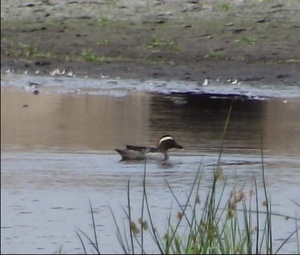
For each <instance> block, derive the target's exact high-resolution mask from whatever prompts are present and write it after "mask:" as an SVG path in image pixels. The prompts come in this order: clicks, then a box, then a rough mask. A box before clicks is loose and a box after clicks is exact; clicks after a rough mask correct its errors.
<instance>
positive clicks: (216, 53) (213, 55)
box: [204, 50, 225, 60]
mask: <svg viewBox="0 0 300 255" xmlns="http://www.w3.org/2000/svg"><path fill="white" fill-rule="evenodd" d="M204 58H206V59H210V60H220V59H224V58H225V54H224V52H223V51H221V50H210V51H209V52H208V53H207V54H206V55H205V56H204Z"/></svg>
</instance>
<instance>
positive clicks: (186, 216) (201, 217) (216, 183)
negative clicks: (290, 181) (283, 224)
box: [77, 106, 300, 254]
mask: <svg viewBox="0 0 300 255" xmlns="http://www.w3.org/2000/svg"><path fill="white" fill-rule="evenodd" d="M231 109H232V106H231V108H230V110H229V114H228V117H227V119H226V122H225V128H224V131H223V134H222V142H221V145H220V153H219V157H218V161H217V164H216V167H215V169H214V171H213V172H212V175H213V180H212V183H211V185H210V187H209V189H208V191H207V194H206V196H204V197H205V198H204V200H203V201H202V200H201V197H202V196H200V195H201V194H200V187H201V180H202V176H203V169H204V167H203V165H202V164H201V163H200V165H199V168H198V171H197V173H196V174H195V178H194V180H193V183H192V184H191V188H190V190H189V191H188V193H187V196H186V200H185V201H184V203H182V201H180V199H179V198H178V196H177V195H176V192H175V190H174V189H173V188H172V186H171V185H170V183H169V182H168V181H167V180H166V184H167V187H168V190H169V192H170V193H171V194H172V197H173V198H174V200H175V203H176V207H177V208H179V209H178V211H177V213H176V216H175V219H174V216H173V217H172V211H170V215H169V216H168V218H167V219H166V230H165V233H163V234H162V235H161V234H160V233H159V232H158V230H157V229H156V227H155V224H154V221H155V219H154V218H153V216H152V212H151V205H150V203H149V200H148V194H147V164H146V162H145V164H144V175H143V180H142V189H143V192H142V202H141V207H140V208H141V209H140V217H139V218H138V219H137V220H136V219H133V216H132V215H133V211H132V210H133V209H132V208H133V207H132V204H131V196H130V180H128V184H127V206H126V207H125V208H123V211H124V214H125V216H126V220H125V224H126V225H125V226H124V225H123V226H122V227H121V225H120V223H119V222H118V219H117V217H116V215H115V213H114V212H113V211H112V209H111V213H112V217H113V219H114V222H115V226H116V229H117V237H118V240H119V244H120V246H121V248H122V250H123V252H124V254H148V253H153V249H154V248H155V250H156V251H157V253H160V254H211V253H213V254H221V253H225V254H228V253H233V254H273V253H274V254H277V253H279V252H280V251H281V249H282V247H284V245H285V244H286V243H287V241H289V240H290V239H291V237H293V236H296V238H297V248H296V250H295V251H298V253H299V245H300V241H299V229H300V227H299V226H298V221H299V219H297V218H294V219H295V230H294V231H292V233H291V234H290V235H289V236H287V237H286V239H285V240H283V241H282V244H281V245H280V246H279V247H278V248H277V249H275V247H274V239H273V224H274V223H273V217H274V215H275V214H273V213H272V204H271V198H270V196H269V194H268V190H267V188H266V180H265V168H264V154H263V150H262V149H261V165H262V168H261V174H262V184H263V185H262V186H263V187H262V189H263V192H262V194H263V195H262V196H263V198H261V197H259V194H261V192H260V190H259V189H260V188H259V187H258V184H257V181H256V179H253V181H252V186H251V190H250V192H248V191H246V190H245V185H244V184H242V185H239V186H238V185H234V186H233V187H231V193H230V195H229V196H227V195H226V193H225V188H226V187H228V185H229V184H228V183H227V180H228V179H226V178H224V175H223V172H222V169H221V167H220V163H221V157H222V150H223V141H224V138H225V135H226V130H227V127H228V124H229V119H230V113H231ZM261 144H263V141H261ZM261 199H263V201H264V202H263V204H264V208H265V210H264V211H260V210H259V206H260V202H259V201H261ZM295 204H297V205H299V204H298V202H295ZM90 208H91V215H92V224H93V237H89V236H88V235H87V234H86V233H84V232H82V231H80V230H78V231H77V236H78V238H79V240H80V242H81V245H82V247H83V251H84V253H85V254H86V246H87V244H86V243H85V242H84V238H86V239H87V240H88V242H89V244H90V245H92V247H93V249H94V252H95V253H97V254H100V253H101V251H100V248H101V247H99V244H98V241H97V240H98V237H97V232H96V223H95V218H94V214H93V208H92V205H91V203H90ZM276 216H278V215H276ZM281 217H284V216H283V215H281ZM146 238H150V240H152V243H153V249H151V251H148V250H146V247H145V240H146ZM147 240H149V239H147Z"/></svg>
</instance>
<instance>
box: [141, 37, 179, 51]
mask: <svg viewBox="0 0 300 255" xmlns="http://www.w3.org/2000/svg"><path fill="white" fill-rule="evenodd" d="M144 48H145V49H146V50H163V49H164V50H170V51H179V49H180V47H179V45H178V43H177V42H175V41H172V40H168V39H165V38H161V37H157V36H153V37H152V38H151V40H150V41H149V42H148V43H146V44H145V46H144Z"/></svg>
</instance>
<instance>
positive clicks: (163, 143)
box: [157, 135, 183, 160]
mask: <svg viewBox="0 0 300 255" xmlns="http://www.w3.org/2000/svg"><path fill="white" fill-rule="evenodd" d="M172 148H178V149H182V148H183V147H182V146H181V145H180V144H178V143H177V142H176V141H175V139H174V138H173V137H172V136H170V135H164V136H163V137H161V138H160V139H159V140H158V143H157V149H158V151H160V152H162V153H163V154H164V156H165V159H164V160H168V158H169V155H168V150H169V149H172Z"/></svg>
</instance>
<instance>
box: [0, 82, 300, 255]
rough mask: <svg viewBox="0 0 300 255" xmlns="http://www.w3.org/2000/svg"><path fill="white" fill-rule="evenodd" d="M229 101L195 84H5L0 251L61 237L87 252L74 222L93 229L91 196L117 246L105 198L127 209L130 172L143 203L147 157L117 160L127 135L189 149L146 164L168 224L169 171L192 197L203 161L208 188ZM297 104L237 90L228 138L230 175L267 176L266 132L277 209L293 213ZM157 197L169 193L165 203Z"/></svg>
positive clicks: (41, 246) (67, 245)
mask: <svg viewBox="0 0 300 255" xmlns="http://www.w3.org/2000/svg"><path fill="white" fill-rule="evenodd" d="M230 104H231V99H230V100H229V99H228V98H223V97H222V98H215V97H214V98H211V97H210V96H209V97H207V96H204V95H196V94H180V93H173V94H168V95H160V94H153V93H144V92H135V93H134V92H133V93H130V94H128V95H126V96H121V97H120V96H119V97H116V96H108V95H91V94H84V93H83V94H76V93H64V94H57V93H47V92H46V91H45V92H43V91H42V92H41V93H40V94H38V95H34V94H32V93H28V92H26V91H24V90H19V89H10V88H5V87H4V88H2V91H1V151H2V155H1V156H2V157H1V193H2V194H1V198H2V201H1V212H2V216H1V221H2V222H3V223H2V226H1V233H2V238H1V251H2V252H3V253H15V252H20V251H23V252H28V253H32V252H39V253H40V252H45V253H49V252H54V251H55V250H57V249H58V248H59V247H60V245H62V246H63V247H62V248H63V251H64V252H65V251H68V252H77V253H78V252H82V249H81V245H80V242H79V240H77V239H76V238H74V236H75V227H74V226H77V227H80V228H81V229H82V230H84V231H85V232H87V233H89V231H90V228H89V227H90V225H89V224H90V215H89V211H88V208H89V207H88V202H87V201H88V199H90V200H91V201H92V203H93V207H94V209H95V211H96V212H97V214H96V216H99V217H97V219H96V221H97V223H98V224H99V231H100V236H101V238H102V251H103V252H104V253H105V252H107V253H108V252H115V251H116V252H120V250H119V249H118V248H117V247H116V243H118V240H116V235H115V229H114V227H112V226H113V224H114V223H113V220H112V217H111V214H110V211H109V209H108V204H109V206H111V207H112V208H113V209H114V211H115V212H119V211H122V210H120V206H121V205H124V204H126V202H125V201H126V189H127V181H128V179H131V183H132V189H131V192H132V194H131V197H132V205H136V206H139V205H140V199H141V194H142V188H141V181H142V179H143V167H144V165H143V163H129V164H128V163H122V162H119V159H120V157H119V155H118V154H117V153H115V152H114V148H115V147H119V146H123V145H124V144H126V143H132V144H141V145H143V144H145V145H153V144H155V143H156V140H157V138H159V137H160V136H161V135H164V134H170V135H173V136H174V137H175V138H176V140H177V141H178V142H179V143H180V144H182V145H183V146H184V150H183V151H175V150H174V151H172V152H171V153H170V154H171V160H172V165H170V166H168V167H166V166H163V165H161V164H158V163H149V164H148V166H147V171H148V173H147V178H148V180H147V182H148V192H149V200H151V201H154V202H153V217H154V218H155V219H157V221H158V222H157V224H158V226H161V227H163V226H164V224H165V222H164V220H165V218H164V217H162V215H163V214H165V215H169V213H170V208H171V198H172V196H171V194H169V193H168V188H167V186H166V183H165V180H166V179H167V180H168V182H169V183H170V184H171V185H172V187H174V191H176V192H178V194H179V196H180V197H182V198H186V192H187V190H188V189H189V187H190V185H191V183H192V181H193V178H194V176H195V172H196V170H197V168H198V167H199V164H200V162H202V164H203V165H204V167H205V171H204V181H205V183H204V185H203V187H201V189H204V188H205V187H207V186H209V182H210V181H211V179H212V176H211V171H212V169H213V167H214V166H215V164H216V160H217V157H218V153H219V149H220V144H221V137H222V132H223V129H224V124H225V120H226V117H227V114H228V109H229V107H230ZM299 109H300V102H299V100H297V99H290V100H287V101H285V100H282V99H265V100H248V99H247V98H235V100H234V106H233V111H232V115H231V119H230V123H229V126H228V132H227V134H226V137H225V141H224V150H223V156H222V168H223V171H224V175H226V176H229V177H230V181H229V185H231V186H233V185H235V184H236V183H241V182H242V183H244V182H245V180H246V179H247V180H252V178H253V177H257V178H258V183H259V184H260V183H261V180H260V179H259V178H260V177H261V159H260V146H261V135H262V136H263V138H264V144H263V146H264V151H265V155H266V159H265V162H266V169H267V179H268V185H269V186H268V188H269V189H270V192H272V200H273V201H275V205H274V207H273V208H274V210H278V211H279V212H281V213H289V212H290V211H287V210H286V208H289V209H288V210H290V208H292V207H291V206H292V205H294V204H293V202H292V201H299V199H300V197H299V192H298V190H299V188H298V184H299V180H300V176H299V171H298V170H299V168H300V162H299V159H298V156H299V154H300V146H299V144H300V129H299V126H300V111H299ZM157 199H159V200H160V201H165V202H164V203H159V204H158V203H156V202H155V201H157ZM169 201H170V203H169ZM293 210H294V209H293ZM123 216H124V215H123V214H122V213H121V212H120V214H118V215H117V217H120V218H121V217H123ZM279 226H280V228H281V229H280V231H278V233H288V231H289V229H288V228H289V227H288V226H290V225H288V224H285V223H284V224H282V225H279ZM283 228H285V230H284V231H283V230H282V229H283ZM285 231H286V232H285ZM28 233H30V234H28ZM279 238H281V236H280V237H279ZM50 239H51V240H52V241H51V242H50V243H49V240H50ZM111 247H116V248H115V249H112V248H111ZM288 251H290V250H288Z"/></svg>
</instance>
